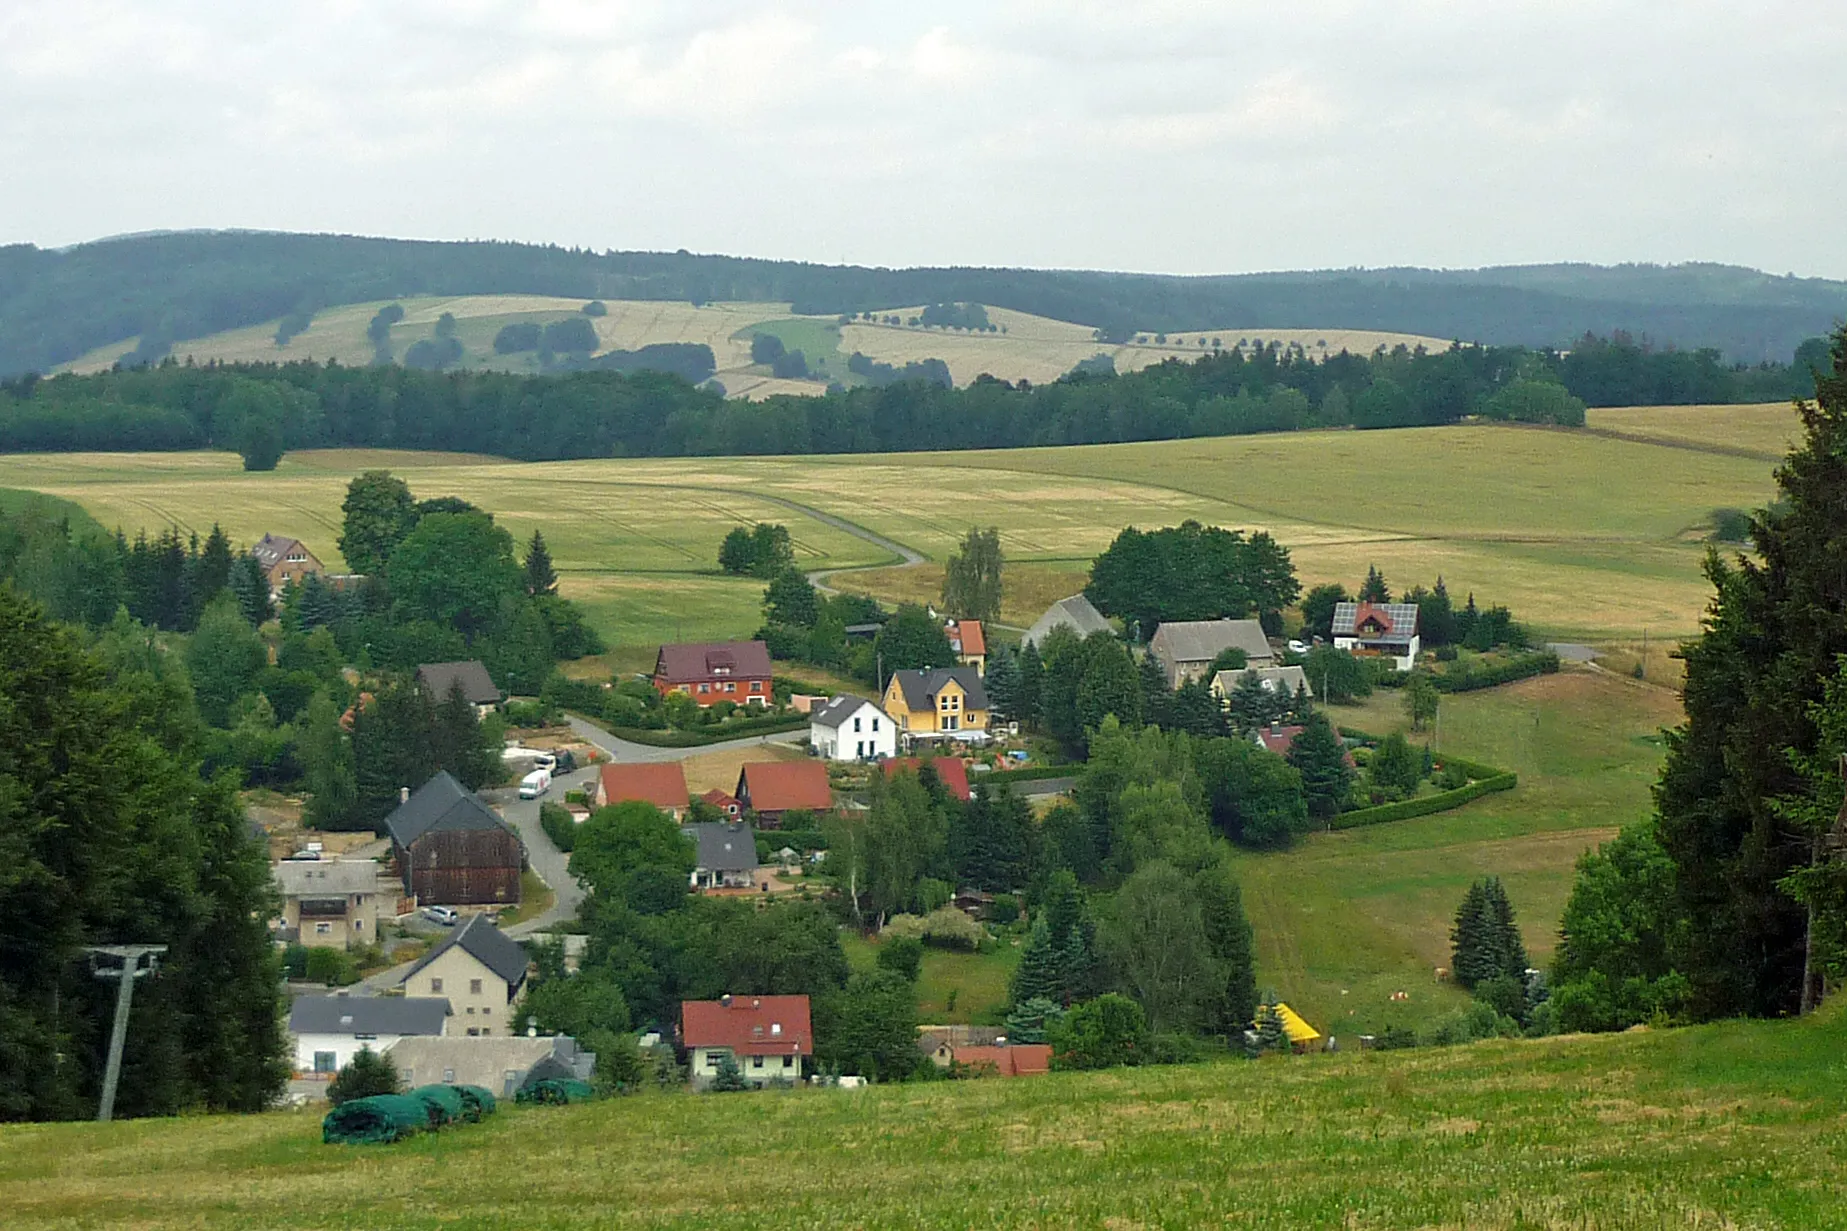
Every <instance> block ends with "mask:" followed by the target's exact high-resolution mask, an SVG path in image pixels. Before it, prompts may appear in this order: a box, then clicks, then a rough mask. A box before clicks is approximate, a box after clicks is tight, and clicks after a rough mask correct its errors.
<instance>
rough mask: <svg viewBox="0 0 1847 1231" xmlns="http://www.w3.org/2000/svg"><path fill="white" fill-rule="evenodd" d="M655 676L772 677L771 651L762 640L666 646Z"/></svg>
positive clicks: (690, 679)
mask: <svg viewBox="0 0 1847 1231" xmlns="http://www.w3.org/2000/svg"><path fill="white" fill-rule="evenodd" d="M654 677H655V678H656V679H657V680H661V681H664V682H665V683H668V684H688V683H693V684H696V683H700V682H702V681H710V680H750V679H765V680H767V679H769V678H770V651H769V647H767V646H765V645H764V644H763V643H762V642H761V641H702V642H696V643H694V644H690V645H664V646H662V647H661V652H660V655H659V657H657V658H656V659H655V660H654Z"/></svg>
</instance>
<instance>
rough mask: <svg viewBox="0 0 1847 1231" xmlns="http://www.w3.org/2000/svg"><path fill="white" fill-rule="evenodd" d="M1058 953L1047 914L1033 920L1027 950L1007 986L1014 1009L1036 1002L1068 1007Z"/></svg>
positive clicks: (1042, 913) (1027, 939) (1028, 935)
mask: <svg viewBox="0 0 1847 1231" xmlns="http://www.w3.org/2000/svg"><path fill="white" fill-rule="evenodd" d="M1058 957H1059V955H1058V950H1057V949H1056V947H1055V946H1054V945H1053V944H1052V931H1051V928H1050V927H1049V926H1048V925H1047V923H1046V919H1045V912H1043V911H1041V912H1040V913H1039V917H1038V918H1037V919H1034V920H1033V926H1032V930H1031V931H1030V932H1028V933H1027V936H1026V947H1025V948H1024V949H1022V950H1021V951H1020V964H1019V965H1018V966H1016V967H1014V968H1013V978H1012V979H1011V980H1010V981H1009V982H1008V985H1007V998H1008V1000H1009V1001H1011V1002H1012V1003H1013V1004H1014V1005H1015V1006H1023V1005H1026V1004H1028V1003H1030V1002H1032V1001H1035V1000H1045V1001H1049V1002H1051V1003H1053V1004H1063V1003H1065V988H1064V976H1063V972H1062V971H1061V969H1060V966H1059V960H1058Z"/></svg>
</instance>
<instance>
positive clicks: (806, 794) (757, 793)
mask: <svg viewBox="0 0 1847 1231" xmlns="http://www.w3.org/2000/svg"><path fill="white" fill-rule="evenodd" d="M737 797H738V798H739V799H740V800H742V801H743V802H744V804H745V806H746V807H748V808H750V809H751V810H752V811H753V812H789V811H792V810H794V809H796V808H806V809H808V810H809V811H811V812H826V811H828V810H829V809H831V808H832V807H833V806H834V792H833V788H831V787H829V786H828V784H827V766H825V765H823V764H821V762H819V761H752V762H750V763H749V764H747V765H745V766H744V768H743V770H742V771H741V772H739V774H738V789H737Z"/></svg>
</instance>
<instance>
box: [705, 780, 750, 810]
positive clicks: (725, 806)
mask: <svg viewBox="0 0 1847 1231" xmlns="http://www.w3.org/2000/svg"><path fill="white" fill-rule="evenodd" d="M699 798H700V799H702V800H704V801H705V802H706V803H708V804H711V805H712V806H713V807H714V808H717V809H718V810H719V811H720V812H722V813H724V814H725V815H726V816H736V815H737V814H738V813H740V812H742V811H743V810H744V805H743V804H741V803H739V802H738V799H737V796H735V795H727V794H725V793H724V792H723V791H721V790H719V789H718V788H717V787H713V788H712V789H711V790H709V791H707V792H706V793H705V794H703V795H701V796H700V797H699Z"/></svg>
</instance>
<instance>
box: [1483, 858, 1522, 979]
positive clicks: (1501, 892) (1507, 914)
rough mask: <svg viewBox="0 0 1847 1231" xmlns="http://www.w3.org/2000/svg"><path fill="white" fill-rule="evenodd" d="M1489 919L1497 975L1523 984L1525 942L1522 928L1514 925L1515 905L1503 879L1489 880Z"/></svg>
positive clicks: (1495, 877) (1493, 878) (1487, 891)
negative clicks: (1509, 977) (1521, 931)
mask: <svg viewBox="0 0 1847 1231" xmlns="http://www.w3.org/2000/svg"><path fill="white" fill-rule="evenodd" d="M1486 893H1487V899H1488V919H1489V923H1490V925H1491V928H1492V932H1493V936H1494V952H1495V961H1496V963H1497V965H1498V967H1499V970H1498V973H1500V974H1503V975H1508V976H1511V977H1513V978H1516V979H1520V980H1522V981H1524V980H1525V978H1526V968H1527V960H1526V942H1525V941H1524V940H1522V939H1521V936H1520V925H1519V924H1517V923H1516V922H1514V908H1513V903H1512V902H1511V901H1509V900H1508V898H1507V889H1506V887H1505V886H1503V885H1502V884H1501V878H1500V877H1498V876H1490V877H1489V878H1488V883H1487V885H1486Z"/></svg>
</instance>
